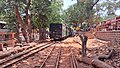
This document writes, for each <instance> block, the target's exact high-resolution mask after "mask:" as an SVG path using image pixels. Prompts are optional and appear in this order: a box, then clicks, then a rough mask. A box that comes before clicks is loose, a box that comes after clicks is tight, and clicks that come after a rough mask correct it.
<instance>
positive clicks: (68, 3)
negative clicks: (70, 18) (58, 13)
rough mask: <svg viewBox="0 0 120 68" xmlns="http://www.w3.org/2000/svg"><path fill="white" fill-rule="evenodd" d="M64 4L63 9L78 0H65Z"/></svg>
mask: <svg viewBox="0 0 120 68" xmlns="http://www.w3.org/2000/svg"><path fill="white" fill-rule="evenodd" d="M63 2H64V6H63V9H67V8H68V7H69V6H70V5H73V4H74V3H77V0H63Z"/></svg>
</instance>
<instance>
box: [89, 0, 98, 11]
mask: <svg viewBox="0 0 120 68" xmlns="http://www.w3.org/2000/svg"><path fill="white" fill-rule="evenodd" d="M98 2H99V0H96V2H95V3H93V4H92V5H91V6H90V10H92V9H93V7H94V6H95V5H96V4H97V3H98Z"/></svg>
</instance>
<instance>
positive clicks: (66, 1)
mask: <svg viewBox="0 0 120 68" xmlns="http://www.w3.org/2000/svg"><path fill="white" fill-rule="evenodd" d="M63 2H64V6H63V9H64V10H65V9H67V8H68V7H69V6H70V5H73V4H74V3H77V0H63ZM115 14H117V15H119V16H120V9H119V10H117V11H116V12H115Z"/></svg>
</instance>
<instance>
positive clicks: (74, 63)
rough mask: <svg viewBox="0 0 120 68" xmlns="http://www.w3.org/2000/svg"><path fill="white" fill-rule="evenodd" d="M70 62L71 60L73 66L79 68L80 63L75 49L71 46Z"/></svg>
mask: <svg viewBox="0 0 120 68" xmlns="http://www.w3.org/2000/svg"><path fill="white" fill-rule="evenodd" d="M70 62H71V68H78V63H77V60H76V58H75V56H74V54H73V49H72V47H71V57H70Z"/></svg>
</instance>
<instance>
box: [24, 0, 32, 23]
mask: <svg viewBox="0 0 120 68" xmlns="http://www.w3.org/2000/svg"><path fill="white" fill-rule="evenodd" d="M30 2H31V0H28V4H27V6H26V7H25V9H26V11H25V13H26V21H25V22H26V24H28V23H30V22H29V21H28V19H29V14H28V9H29V7H30V4H31V3H30Z"/></svg>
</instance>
